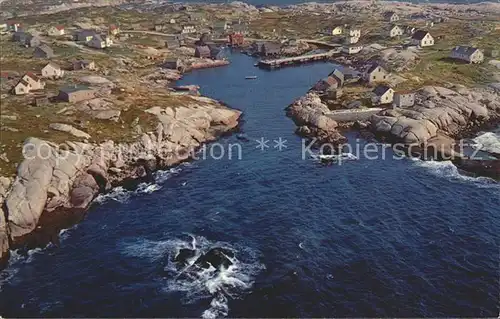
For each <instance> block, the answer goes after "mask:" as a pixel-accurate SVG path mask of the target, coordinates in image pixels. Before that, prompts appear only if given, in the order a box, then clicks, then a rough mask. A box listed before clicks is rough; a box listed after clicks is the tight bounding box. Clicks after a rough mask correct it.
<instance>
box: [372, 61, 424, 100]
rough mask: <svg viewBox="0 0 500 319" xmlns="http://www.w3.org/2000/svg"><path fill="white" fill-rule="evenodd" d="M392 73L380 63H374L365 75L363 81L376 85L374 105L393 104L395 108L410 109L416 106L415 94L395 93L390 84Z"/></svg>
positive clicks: (373, 98)
mask: <svg viewBox="0 0 500 319" xmlns="http://www.w3.org/2000/svg"><path fill="white" fill-rule="evenodd" d="M389 76H390V73H389V72H388V71H387V70H386V69H385V68H384V67H383V66H381V65H380V64H379V63H372V64H371V65H370V66H369V67H368V68H367V69H366V71H365V72H364V73H363V76H362V78H363V80H364V81H365V82H366V83H368V84H370V85H376V84H378V85H377V86H376V87H375V89H374V90H373V92H372V93H373V96H372V103H373V104H374V105H384V104H392V105H393V107H410V106H413V105H414V104H415V93H413V92H408V91H404V92H403V91H401V92H395V91H394V89H392V88H391V87H390V86H389V85H387V84H386V83H387V82H388V79H389Z"/></svg>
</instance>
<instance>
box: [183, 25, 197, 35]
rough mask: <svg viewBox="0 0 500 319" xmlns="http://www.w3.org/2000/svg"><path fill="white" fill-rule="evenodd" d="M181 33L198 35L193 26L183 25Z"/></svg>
mask: <svg viewBox="0 0 500 319" xmlns="http://www.w3.org/2000/svg"><path fill="white" fill-rule="evenodd" d="M181 33H183V34H189V33H196V27H195V26H194V25H191V24H188V25H183V26H182V31H181Z"/></svg>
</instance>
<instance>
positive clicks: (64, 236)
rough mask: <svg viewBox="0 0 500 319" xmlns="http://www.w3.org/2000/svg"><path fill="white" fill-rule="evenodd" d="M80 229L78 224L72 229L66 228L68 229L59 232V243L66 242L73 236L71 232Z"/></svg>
mask: <svg viewBox="0 0 500 319" xmlns="http://www.w3.org/2000/svg"><path fill="white" fill-rule="evenodd" d="M77 228H78V224H76V225H74V226H73V227H70V228H66V229H61V230H60V231H59V241H61V242H62V241H64V240H66V239H67V238H68V237H69V235H70V234H71V232H72V231H73V230H74V229H77Z"/></svg>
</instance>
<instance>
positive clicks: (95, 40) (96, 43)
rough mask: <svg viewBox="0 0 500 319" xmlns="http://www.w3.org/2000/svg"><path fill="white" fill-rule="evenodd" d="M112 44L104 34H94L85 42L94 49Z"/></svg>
mask: <svg viewBox="0 0 500 319" xmlns="http://www.w3.org/2000/svg"><path fill="white" fill-rule="evenodd" d="M112 44H113V40H111V38H110V37H108V36H105V35H95V36H94V37H92V40H90V41H88V42H87V45H88V46H89V47H92V48H96V49H104V48H108V47H110V46H111V45H112Z"/></svg>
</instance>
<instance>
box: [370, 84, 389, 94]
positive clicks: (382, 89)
mask: <svg viewBox="0 0 500 319" xmlns="http://www.w3.org/2000/svg"><path fill="white" fill-rule="evenodd" d="M390 89H391V88H390V87H389V86H387V85H379V86H377V87H376V88H375V90H373V93H375V94H376V95H377V96H382V95H384V94H385V93H387V91H389V90H390Z"/></svg>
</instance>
